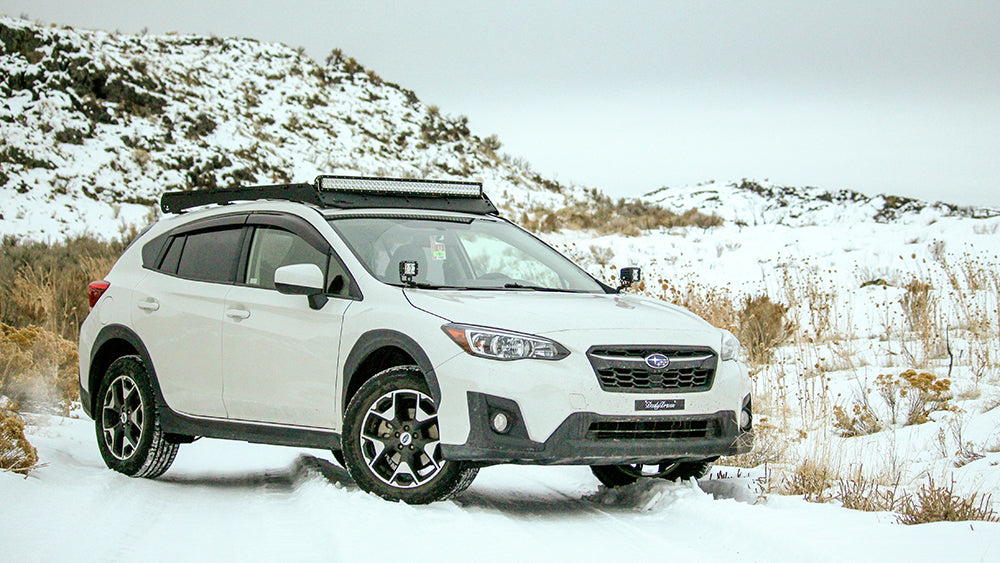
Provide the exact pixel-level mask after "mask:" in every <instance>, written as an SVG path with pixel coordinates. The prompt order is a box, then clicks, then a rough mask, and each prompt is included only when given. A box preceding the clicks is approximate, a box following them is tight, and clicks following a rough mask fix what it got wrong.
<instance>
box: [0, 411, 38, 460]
mask: <svg viewBox="0 0 1000 563" xmlns="http://www.w3.org/2000/svg"><path fill="white" fill-rule="evenodd" d="M37 465H38V451H37V450H36V449H35V448H34V446H32V445H31V443H30V442H28V439H27V438H26V437H25V436H24V420H22V419H21V417H20V416H18V414H17V405H16V404H14V403H13V402H12V401H11V400H10V399H8V398H7V397H2V396H0V470H3V471H13V472H14V473H20V474H21V475H27V474H28V472H29V471H31V470H32V469H34V468H35V467H36V466H37Z"/></svg>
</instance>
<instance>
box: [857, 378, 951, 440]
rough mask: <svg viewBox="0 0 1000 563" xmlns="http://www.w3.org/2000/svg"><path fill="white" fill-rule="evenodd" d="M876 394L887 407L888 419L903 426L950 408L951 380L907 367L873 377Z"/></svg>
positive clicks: (918, 421) (922, 421) (925, 419)
mask: <svg viewBox="0 0 1000 563" xmlns="http://www.w3.org/2000/svg"><path fill="white" fill-rule="evenodd" d="M875 385H876V387H877V389H878V393H879V395H880V396H881V397H882V399H884V400H885V402H886V405H888V407H889V415H890V421H891V422H893V423H899V422H900V415H902V417H903V419H902V423H903V425H904V426H910V425H913V424H923V423H925V422H927V420H928V418H927V417H928V415H929V414H930V413H932V412H934V411H941V410H951V407H950V405H949V404H948V400H949V399H951V397H952V395H951V381H950V380H948V379H938V377H937V376H936V375H934V374H932V373H928V372H920V373H918V372H917V371H916V370H913V369H908V370H906V371H904V372H903V373H901V374H899V375H898V376H892V375H879V376H878V377H877V378H875Z"/></svg>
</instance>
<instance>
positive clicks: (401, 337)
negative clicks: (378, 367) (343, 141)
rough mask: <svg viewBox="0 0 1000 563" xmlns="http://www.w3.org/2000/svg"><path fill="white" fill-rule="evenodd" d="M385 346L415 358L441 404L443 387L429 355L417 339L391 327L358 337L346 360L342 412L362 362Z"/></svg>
mask: <svg viewBox="0 0 1000 563" xmlns="http://www.w3.org/2000/svg"><path fill="white" fill-rule="evenodd" d="M385 347H394V348H399V349H400V350H402V351H403V352H406V353H407V354H408V355H409V356H410V357H411V358H413V361H414V362H416V364H417V367H418V368H420V371H421V372H423V374H424V378H425V379H426V380H427V386H428V387H430V390H431V398H433V399H434V403H435V404H438V405H440V404H441V387H440V385H438V380H437V375H435V373H434V366H433V365H432V364H431V360H430V358H428V357H427V354H426V353H425V352H424V350H423V348H421V347H420V345H419V344H417V342H416V341H415V340H413V339H412V338H410V337H409V336H407V335H405V334H403V333H402V332H398V331H395V330H389V329H376V330H370V331H368V332H366V333H364V334H362V335H361V336H360V337H359V338H358V340H357V341H356V342H355V343H354V347H353V348H352V349H351V352H350V353H349V354H348V355H347V360H346V361H345V362H344V372H343V373H344V377H343V385H342V387H341V390H340V404H341V405H342V408H343V410H342V411H341V412H344V411H345V410H347V390H348V389H350V388H351V382H352V381H353V380H354V377H355V375H356V374H357V371H358V367H360V366H361V364H362V362H364V361H365V360H366V359H367V358H368V357H369V356H370V355H371V354H372V352H374V351H376V350H378V349H380V348H385Z"/></svg>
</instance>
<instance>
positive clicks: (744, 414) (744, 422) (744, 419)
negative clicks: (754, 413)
mask: <svg viewBox="0 0 1000 563" xmlns="http://www.w3.org/2000/svg"><path fill="white" fill-rule="evenodd" d="M750 421H751V417H750V411H747V410H742V411H740V429H742V430H749V429H750Z"/></svg>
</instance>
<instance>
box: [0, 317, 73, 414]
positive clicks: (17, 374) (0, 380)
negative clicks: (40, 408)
mask: <svg viewBox="0 0 1000 563" xmlns="http://www.w3.org/2000/svg"><path fill="white" fill-rule="evenodd" d="M78 372H79V365H78V355H77V347H76V343H75V342H71V341H69V340H66V339H65V338H63V337H61V336H59V335H58V334H55V333H53V332H51V331H48V330H46V329H44V328H41V327H37V326H28V327H24V328H14V327H11V326H8V325H5V324H0V395H6V396H8V397H10V398H11V399H13V400H14V401H17V402H19V403H22V404H45V405H55V404H59V405H61V406H62V408H63V410H68V409H69V408H70V403H71V402H73V401H76V400H78V399H79V386H78Z"/></svg>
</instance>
